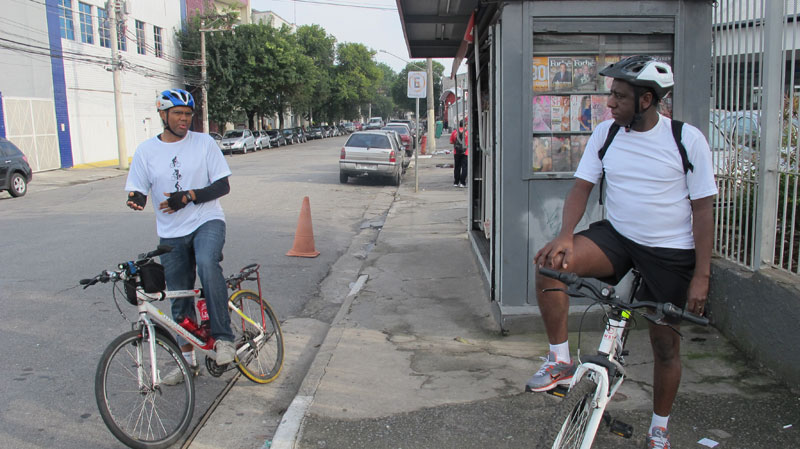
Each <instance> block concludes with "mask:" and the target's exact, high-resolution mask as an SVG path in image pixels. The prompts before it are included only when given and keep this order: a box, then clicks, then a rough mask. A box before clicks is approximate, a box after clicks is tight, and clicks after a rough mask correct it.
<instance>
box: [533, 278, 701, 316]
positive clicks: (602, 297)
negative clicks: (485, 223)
mask: <svg viewBox="0 0 800 449" xmlns="http://www.w3.org/2000/svg"><path fill="white" fill-rule="evenodd" d="M539 273H541V274H542V275H544V276H547V277H550V278H553V279H556V280H559V281H561V282H563V283H565V284H567V285H568V286H571V287H574V288H575V289H580V288H586V289H588V290H589V291H591V292H592V294H593V295H594V297H595V299H597V300H598V301H600V302H603V303H606V304H609V305H611V306H613V307H618V308H622V309H630V310H634V309H641V308H645V307H647V308H651V309H655V310H656V313H655V315H654V316H650V315H646V314H641V315H642V316H643V317H645V318H646V319H648V320H650V321H652V322H654V323H656V324H662V323H660V322H659V321H660V319H661V318H663V316H664V315H666V316H669V317H672V318H678V319H681V320H686V321H689V322H692V323H695V324H699V325H701V326H706V325H708V318H705V317H702V316H698V315H695V314H693V313H691V312H689V311H686V310H682V309H679V308H678V307H677V306H676V305H675V304H672V303H669V302H661V303H658V302H653V301H633V302H631V303H623V302H621V301H619V299H618V298H616V297H614V288H613V287H611V286H606V287H605V288H603V289H602V290H601V289H598V288H597V286H595V285H594V284H592V283H590V282H587V280H586V279H585V278H582V277H580V276H578V275H577V274H575V273H570V272H568V271H556V270H552V269H550V268H545V267H539Z"/></svg>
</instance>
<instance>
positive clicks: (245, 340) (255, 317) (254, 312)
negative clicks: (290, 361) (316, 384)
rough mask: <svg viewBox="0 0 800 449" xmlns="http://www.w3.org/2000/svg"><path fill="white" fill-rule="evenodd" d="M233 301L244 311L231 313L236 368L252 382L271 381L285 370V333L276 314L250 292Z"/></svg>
mask: <svg viewBox="0 0 800 449" xmlns="http://www.w3.org/2000/svg"><path fill="white" fill-rule="evenodd" d="M230 302H231V304H232V305H233V306H235V307H236V308H237V309H239V311H240V312H241V314H240V313H239V312H237V311H236V310H233V309H231V310H230V313H231V329H232V330H233V335H234V344H235V345H236V357H237V360H236V361H237V365H236V367H237V368H238V369H239V371H241V372H242V374H244V375H245V376H246V377H247V378H248V379H250V380H252V381H253V382H256V383H260V384H266V383H269V382H272V381H273V380H275V378H277V377H278V374H280V372H281V368H282V367H283V334H282V333H281V325H280V322H278V318H277V317H276V316H275V312H273V311H272V308H271V307H270V306H269V304H267V301H265V300H264V299H262V298H261V297H259V296H258V294H257V293H255V292H252V291H249V290H239V291H238V292H236V293H234V294H233V295H232V296H231V298H230Z"/></svg>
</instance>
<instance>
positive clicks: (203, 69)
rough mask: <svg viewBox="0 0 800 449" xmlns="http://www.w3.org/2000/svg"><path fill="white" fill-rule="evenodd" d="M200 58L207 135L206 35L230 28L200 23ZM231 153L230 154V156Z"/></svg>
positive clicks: (223, 16) (221, 16)
mask: <svg viewBox="0 0 800 449" xmlns="http://www.w3.org/2000/svg"><path fill="white" fill-rule="evenodd" d="M226 17H228V16H226V15H219V16H216V17H215V19H220V18H226ZM199 31H200V58H201V68H200V77H201V78H202V81H201V82H202V86H201V90H202V92H203V133H208V71H207V67H208V61H207V60H206V33H208V32H211V31H231V27H230V26H229V25H228V26H225V27H223V28H213V27H212V28H206V21H205V20H202V21H200V30H199ZM232 155H233V152H231V156H232Z"/></svg>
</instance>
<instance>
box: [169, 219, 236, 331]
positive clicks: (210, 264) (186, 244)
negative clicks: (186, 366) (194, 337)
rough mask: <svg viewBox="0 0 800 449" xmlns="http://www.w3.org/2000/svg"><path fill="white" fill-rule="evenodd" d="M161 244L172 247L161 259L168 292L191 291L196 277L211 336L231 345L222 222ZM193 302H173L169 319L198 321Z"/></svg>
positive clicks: (204, 226) (180, 299) (190, 299)
mask: <svg viewBox="0 0 800 449" xmlns="http://www.w3.org/2000/svg"><path fill="white" fill-rule="evenodd" d="M161 244H162V245H170V246H171V247H172V251H170V252H168V253H166V254H162V255H161V264H162V265H164V274H165V277H166V278H167V288H168V289H169V290H191V289H193V288H194V282H195V279H196V275H197V274H199V275H200V284H201V285H202V286H203V291H204V293H205V296H206V306H207V307H208V317H209V319H210V321H211V335H212V336H213V337H214V339H216V340H228V341H233V332H231V319H230V316H229V315H228V287H227V285H225V276H223V275H222V266H221V265H220V262H222V247H223V246H224V245H225V222H224V221H222V220H211V221H207V222H205V223H203V224H202V225H200V227H199V228H197V229H195V231H194V232H192V233H191V234H189V235H186V236H184V237H175V238H162V239H161ZM195 270H196V271H195ZM193 299H194V298H175V299H173V300H172V317H173V319H174V320H175V321H177V322H178V323H180V322H181V321H182V320H183V318H184V317H186V316H190V317H192V318H193V319H195V320H196V319H197V316H196V313H195V306H194V300H193ZM178 342H179V343H180V344H185V343H186V342H185V341H183V338H179V340H178Z"/></svg>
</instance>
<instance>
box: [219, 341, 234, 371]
mask: <svg viewBox="0 0 800 449" xmlns="http://www.w3.org/2000/svg"><path fill="white" fill-rule="evenodd" d="M214 351H216V352H217V357H216V362H217V365H219V366H222V365H227V364H228V363H231V362H233V359H234V358H235V357H236V348H235V347H234V346H233V342H230V341H227V340H217V342H216V343H215V344H214Z"/></svg>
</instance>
